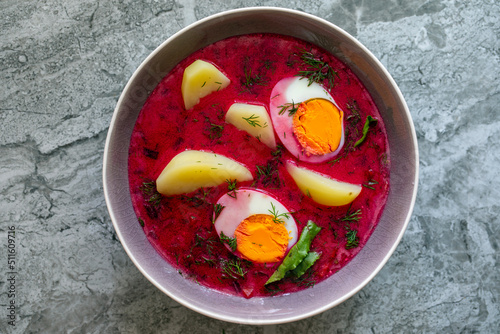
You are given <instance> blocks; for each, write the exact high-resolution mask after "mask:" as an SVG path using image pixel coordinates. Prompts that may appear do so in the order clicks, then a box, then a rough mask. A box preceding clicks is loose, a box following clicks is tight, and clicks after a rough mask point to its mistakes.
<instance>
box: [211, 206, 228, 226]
mask: <svg viewBox="0 0 500 334" xmlns="http://www.w3.org/2000/svg"><path fill="white" fill-rule="evenodd" d="M224 208H225V206H224V205H222V204H220V203H217V204H214V219H213V220H212V222H213V223H215V220H216V219H217V218H218V217H219V215H220V213H221V212H222V209H224Z"/></svg>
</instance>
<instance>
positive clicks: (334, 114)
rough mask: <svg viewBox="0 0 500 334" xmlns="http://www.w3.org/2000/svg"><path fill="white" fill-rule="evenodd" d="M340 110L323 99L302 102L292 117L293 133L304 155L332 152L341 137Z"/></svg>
mask: <svg viewBox="0 0 500 334" xmlns="http://www.w3.org/2000/svg"><path fill="white" fill-rule="evenodd" d="M343 116H344V114H343V112H342V110H340V109H338V108H337V107H336V106H335V104H333V103H332V102H330V101H328V100H325V99H310V100H307V101H304V102H302V103H301V104H300V105H299V107H298V108H297V112H296V113H295V115H294V117H293V133H294V134H295V136H296V137H297V140H298V141H299V143H300V145H301V146H302V148H303V150H304V153H305V154H306V155H324V154H327V153H331V152H334V151H335V150H336V149H337V148H338V147H339V145H340V140H341V137H342V119H343Z"/></svg>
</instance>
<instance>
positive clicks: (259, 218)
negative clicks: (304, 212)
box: [234, 214, 290, 263]
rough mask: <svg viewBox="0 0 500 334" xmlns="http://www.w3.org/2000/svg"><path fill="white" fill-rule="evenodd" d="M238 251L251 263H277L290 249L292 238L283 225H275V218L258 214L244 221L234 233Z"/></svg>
mask: <svg viewBox="0 0 500 334" xmlns="http://www.w3.org/2000/svg"><path fill="white" fill-rule="evenodd" d="M234 236H235V237H236V242H237V245H238V246H237V248H236V249H237V250H238V252H240V254H241V256H242V257H243V258H245V259H247V260H249V261H252V262H258V263H272V262H277V261H279V260H281V258H283V256H284V255H285V252H286V250H287V248H288V240H289V239H290V236H289V235H288V231H287V229H286V227H285V224H283V223H275V222H274V221H273V216H271V215H266V214H256V215H252V216H250V217H248V218H246V219H244V220H243V221H242V222H241V223H240V224H239V225H238V227H237V228H236V231H234Z"/></svg>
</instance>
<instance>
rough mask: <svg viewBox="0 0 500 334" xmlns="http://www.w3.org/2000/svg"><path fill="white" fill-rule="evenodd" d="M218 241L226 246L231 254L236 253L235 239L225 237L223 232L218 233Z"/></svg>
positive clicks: (236, 244)
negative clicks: (230, 250)
mask: <svg viewBox="0 0 500 334" xmlns="http://www.w3.org/2000/svg"><path fill="white" fill-rule="evenodd" d="M220 241H222V242H223V243H225V244H227V245H228V246H229V248H231V249H232V251H233V252H235V251H236V247H237V246H238V243H237V242H236V237H234V238H230V237H228V236H227V235H225V234H224V232H220Z"/></svg>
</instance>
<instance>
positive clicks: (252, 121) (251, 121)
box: [242, 114, 267, 128]
mask: <svg viewBox="0 0 500 334" xmlns="http://www.w3.org/2000/svg"><path fill="white" fill-rule="evenodd" d="M242 118H243V119H244V120H245V121H247V123H248V124H250V125H251V126H253V127H256V126H258V127H259V128H262V127H264V128H265V127H267V122H266V123H264V126H262V125H260V121H259V120H258V118H259V116H255V114H252V116H250V117H242Z"/></svg>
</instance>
